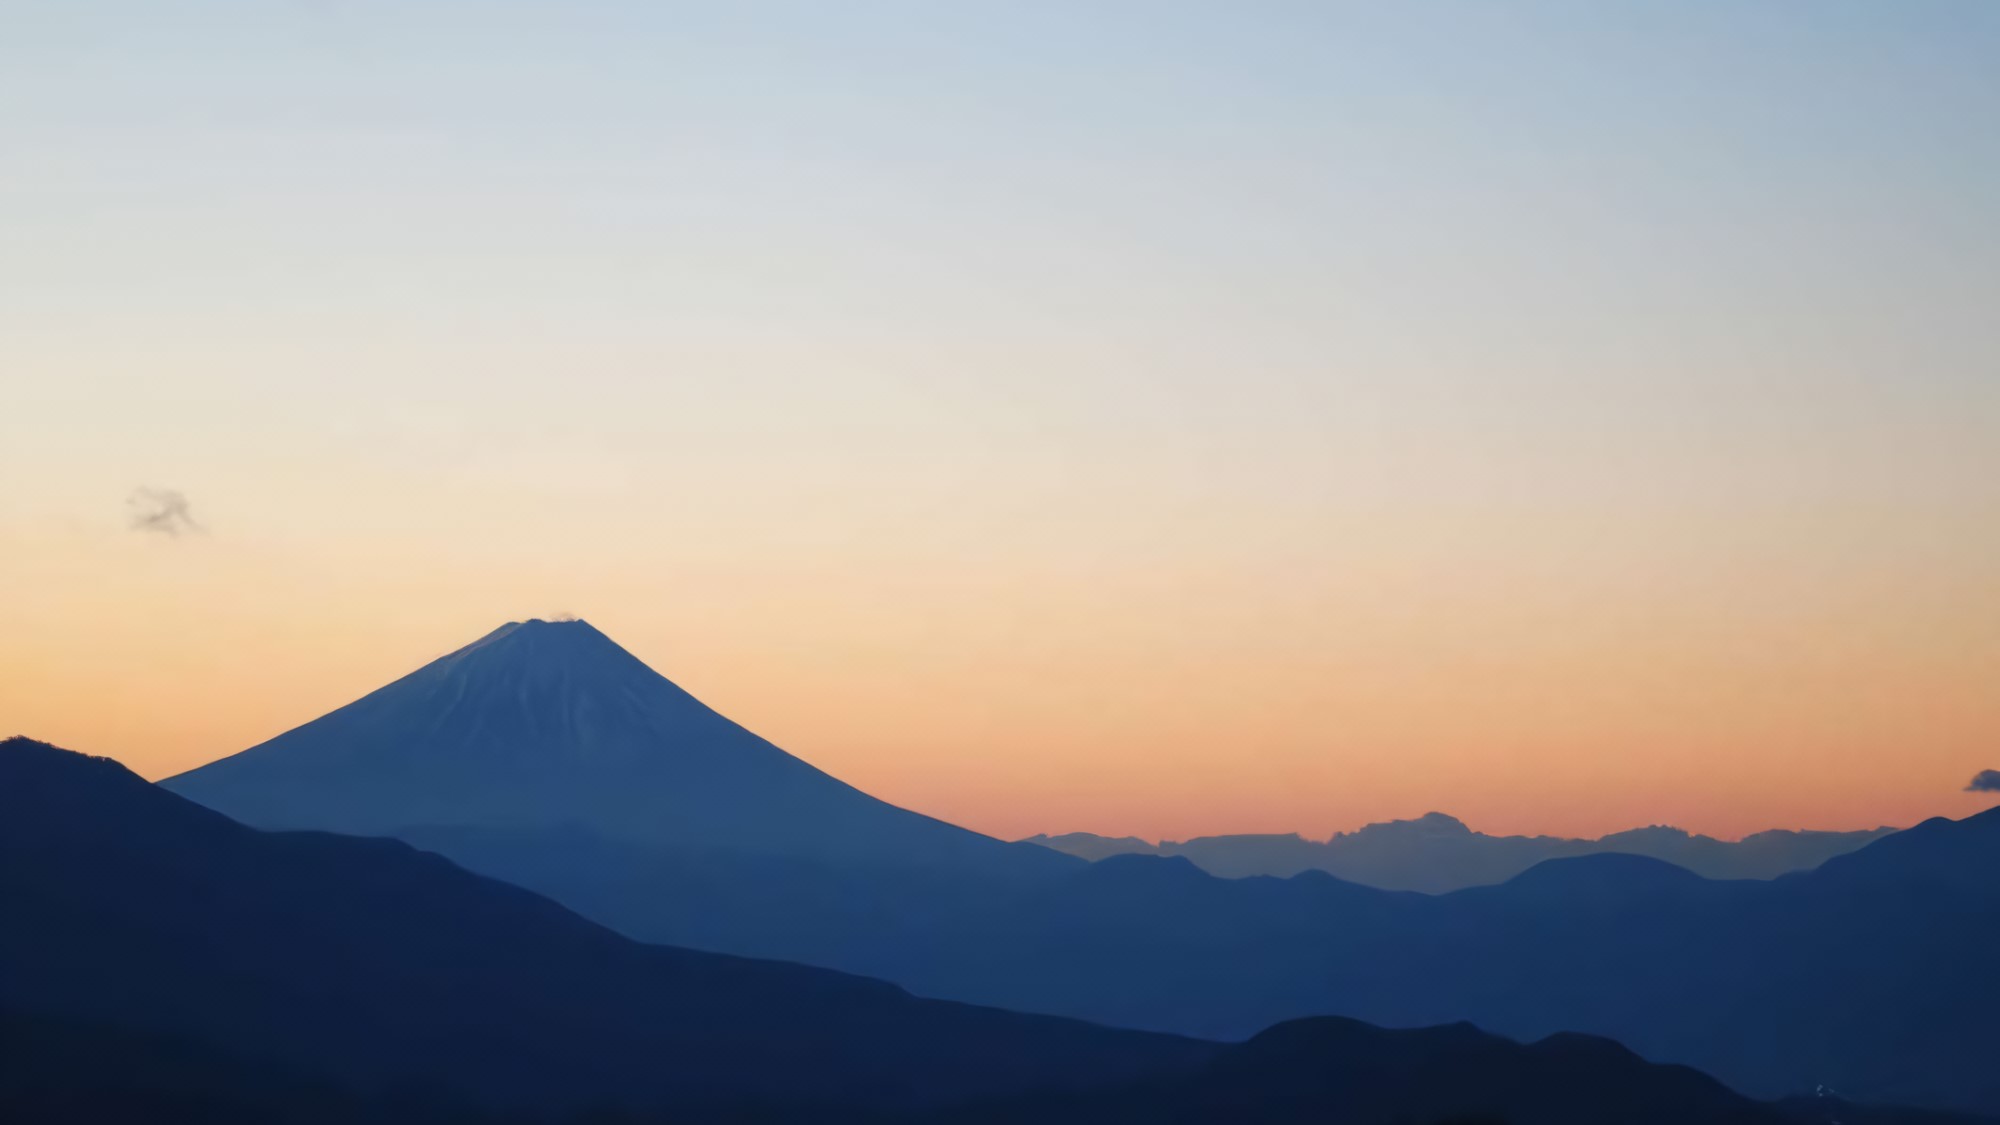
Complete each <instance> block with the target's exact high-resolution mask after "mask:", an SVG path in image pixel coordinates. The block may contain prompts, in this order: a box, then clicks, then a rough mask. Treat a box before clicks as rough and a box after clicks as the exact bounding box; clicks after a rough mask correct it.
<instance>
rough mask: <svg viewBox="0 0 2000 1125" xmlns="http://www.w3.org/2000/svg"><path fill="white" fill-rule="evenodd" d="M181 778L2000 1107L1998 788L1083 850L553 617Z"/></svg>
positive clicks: (1230, 1014) (764, 936) (1246, 1024)
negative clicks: (1772, 867)
mask: <svg viewBox="0 0 2000 1125" xmlns="http://www.w3.org/2000/svg"><path fill="white" fill-rule="evenodd" d="M738 759H741V760H738ZM164 784H165V785H167V786H168V787H169V788H172V789H174V790H176V791H178V792H181V793H184V794H186V795H187V796H190V797H192V798H194V799H196V800H199V801H201V802H202V803H204V804H207V805H210V806H211V807H213V808H217V809H219V810H220V811H222V812H225V813H228V814H230V815H232V816H237V817H240V818H243V819H245V820H246V821H248V822H250V823H254V824H257V825H259V826H266V827H284V828H321V829H330V830H339V831H351V832H381V833H392V834H394V835H396V836H399V837H401V838H402V839H404V840H407V841H411V842H414V843H416V844H418V845H419V846H421V847H424V848H427V849H432V850H435V851H437V852H440V853H442V854H444V855H447V856H449V857H451V858H452V859H454V860H455V861H457V862H459V863H461V864H463V865H465V866H466V867H469V868H471V869H473V870H476V871H479V872H481V873H484V874H488V875H492V876H495V877H497V878H502V879H505V880H507V881H509V882H513V883H516V884H518V885H520V886H523V887H527V888H529V889H531V890H535V891H538V892H540V893H543V894H547V895H549V896H550V897H551V898H554V899H556V900H557V901H559V902H561V903H563V904H564V905H566V906H569V907H570V908H572V909H575V910H577V911H579V912H582V913H584V914H585V915H587V916H589V917H591V918H593V919H595V920H597V921H599V922H602V923H604V924H606V925H609V926H611V927H613V928H615V929H618V930H619V931H621V932H623V933H625V934H628V935H630V936H633V937H636V938H639V939H641V940H646V941H658V942H664V943H669V944H673V945H682V946H693V947H697V948H703V949H709V950H717V951H723V952H731V953H738V954H751V955H757V956H768V957H779V958H783V959H785V960H790V961H798V962H804V963H809V964H814V965H821V966H829V967H833V968H839V969H844V970H848V971H852V972H857V973H862V974H865V975H867V976H871V977H877V978H881V979H885V980H892V981H894V982H896V983H898V984H901V985H903V986H905V987H908V988H911V989H913V990H914V991H916V992H918V993H920V994H923V995H928V996H939V997H948V998H951V999H956V1000H963V1001H970V1002H975V1003H981V1004H991V1005H995V1006H998V1007H1003V1008H1010V1009H1015V1010H1022V1011H1033V1012H1042V1013H1049V1014H1055V1015H1064V1016H1072V1017H1078V1018H1083V1019H1088V1020H1091V1021H1095V1022H1099V1023H1105V1024H1112V1025H1117V1026H1125V1027H1135V1028H1145V1029H1151V1030H1157V1031H1162V1032H1175V1033H1181V1034H1187V1035H1194V1036H1200V1037H1205V1038H1215V1039H1238V1038H1243V1037H1247V1036H1250V1035H1253V1034H1255V1033H1257V1032H1259V1031H1261V1030H1263V1029H1264V1028H1267V1027H1269V1026H1270V1025H1272V1024H1275V1023H1278V1022H1280V1021H1285V1020H1291V1019H1296V1018H1301V1017H1309V1016H1323V1015H1341V1016H1348V1017H1354V1018H1359V1019H1364V1020H1367V1021H1369V1022H1371V1023H1375V1024H1382V1025H1389V1026H1396V1027H1412V1026H1423V1025H1432V1024H1449V1023H1453V1022H1456V1021H1461V1020H1471V1021H1472V1022H1474V1023H1476V1024H1478V1025H1479V1026H1481V1027H1483V1028H1486V1029H1488V1030H1491V1031H1494V1032H1498V1033H1500V1034H1503V1035H1506V1036H1509V1037H1511V1038H1514V1039H1519V1040H1529V1041H1533V1040H1540V1039H1542V1038H1544V1037H1546V1036H1548V1035H1550V1034H1554V1033H1557V1032H1583V1033H1589V1034H1596V1035H1603V1036H1607V1037H1610V1038H1613V1039H1616V1040H1618V1041H1620V1042H1623V1043H1625V1044H1626V1045H1628V1046H1630V1047H1632V1048H1633V1049H1634V1050H1637V1051H1638V1052H1639V1053H1640V1054H1641V1055H1643V1056H1645V1057H1646V1058H1649V1059H1654V1060H1658V1061H1664V1062H1674V1063H1683V1064H1687V1065H1692V1066H1696V1067H1698V1068H1700V1069H1702V1070H1704V1071H1706V1072H1708V1073H1710V1074H1713V1075H1715V1076H1716V1077H1718V1078H1720V1079H1721V1080H1723V1081H1725V1082H1727V1083H1729V1084H1731V1085H1732V1086H1734V1087H1736V1088H1737V1089H1740V1090H1744V1091H1746V1092H1749V1093H1751V1094H1754V1095H1756V1096H1759V1097H1770V1098H1775V1097H1781V1096H1785V1095H1788V1094H1792V1093H1796V1092H1799V1091H1808V1090H1813V1089H1815V1088H1817V1087H1821V1086H1826V1087H1831V1088H1834V1089H1837V1090H1840V1091H1842V1092H1843V1093H1844V1094H1847V1095H1850V1096H1854V1097H1858V1098H1861V1099H1863V1100H1867V1101H1893V1102H1901V1103H1907V1104H1920V1105H1928V1106H1934V1107H1939V1108H1950V1109H1957V1110H1965V1111H1980V1112H1992V1113H2000V1069H1996V1068H1994V1067H1992V1066H1990V1065H1989V1063H1990V1060H1991V1059H1993V1058H2000V1023H1996V1022H1995V1021H1993V1020H1991V1019H1990V1018H1989V1013H1991V1012H1993V1011H1996V1010H2000V978H1995V976H1994V975H1993V974H1992V972H1991V971H1990V961H1991V955H1990V952H1989V949H1988V947H1989V945H1990V942H1991V935H1992V934H1994V933H2000V813H1991V814H1987V815H1986V816H1983V817H1974V818H1970V819H1968V820H1965V821H1961V822H1949V821H1932V822H1927V823H1925V824H1923V825H1920V826H1918V827H1916V828H1913V829H1910V830H1907V831H1904V832H1899V833H1893V834H1890V835H1886V836H1883V837H1881V838H1879V839H1876V840H1874V841H1872V842H1870V843H1868V844H1867V845H1866V846H1864V847H1861V848H1859V849H1858V850H1855V851H1852V852H1850V853H1848V854H1846V855H1841V856H1836V857H1834V858H1832V859H1830V860H1828V861H1827V862H1826V863H1824V864H1823V865H1821V866H1820V867H1818V868H1817V869H1815V870H1812V871H1806V872H1798V873H1794V874H1789V875H1785V876H1782V877H1779V878H1776V879H1772V880H1768V881H1747V880H1740V881H1711V880H1707V879H1703V878H1701V877H1699V876H1697V875H1695V874H1693V873H1691V872H1689V871H1687V870H1685V869H1683V868H1680V867H1676V866H1673V865H1671V864H1669V863H1666V862H1662V861H1660V860H1658V859H1652V858H1648V857H1644V856H1639V855H1632V854H1619V853H1601V854H1593V855H1584V856H1577V857H1571V858H1559V859H1550V860H1545V861H1542V862H1541V863H1539V864H1537V865H1535V866H1533V867H1531V868H1529V869H1528V870H1526V871H1524V872H1521V873H1519V874H1516V875H1515V876H1513V877H1512V878H1510V879H1507V880H1506V881H1504V882H1502V883H1499V884H1497V885H1489V886H1478V887H1470V888H1466V889H1462V890H1458V891H1454V892H1451V893H1445V894H1438V895H1427V894H1417V893H1412V892H1405V891H1391V890H1382V889H1378V888H1374V887H1368V886H1362V885H1359V884H1356V883H1352V882H1348V881H1344V880H1342V879H1339V878H1335V877H1334V876H1331V875H1329V874H1326V873H1324V872H1321V871H1318V870H1309V871H1305V872H1303V873H1300V874H1298V875H1295V876H1293V877H1291V878H1289V879H1277V878H1270V877H1248V878H1240V879H1222V878H1217V877H1215V876H1213V875H1210V874H1208V873H1207V872H1204V871H1203V870H1202V869H1200V868H1199V867H1197V866H1196V865H1195V864H1194V863H1193V862H1191V861H1190V860H1189V859H1187V858H1185V857H1182V856H1172V857H1163V856H1148V855H1122V856H1113V857H1110V858H1107V859H1104V860H1101V861H1099V862H1096V863H1086V862H1085V861H1083V860H1081V859H1079V858H1077V857H1074V856H1067V855H1062V854H1059V853H1057V852H1055V851H1053V850H1050V849H1047V848H1041V847H1037V846H1035V845H1032V844H1024V843H1014V844H1005V843H1002V842H1000V841H997V840H993V839H990V838H988V837H984V836H979V835H977V834H975V833H971V832H966V831H964V830H962V829H957V828H953V827H952V826H949V825H945V824H942V823H941V822H938V821H934V820H931V819H929V818H926V817H922V816H919V815H917V814H914V813H909V812H906V811H904V810H900V809H896V808H893V807H891V806H889V805H886V804H883V803H882V802H879V801H875V800H874V799H873V798H869V797H867V796H865V795H863V794H860V793H859V792H857V791H855V790H853V789H851V788H849V787H848V786H846V785H844V784H842V783H840V782H838V781H835V780H834V779H832V778H830V777H827V776H826V775H824V774H822V773H820V772H819V771H817V770H815V769H813V768H812V767H810V766H808V765H806V764H805V763H803V762H799V761H797V760H796V759H792V758H790V757H789V756H787V755H785V754H783V753H782V752H781V751H779V750H777V749H776V748H775V747H772V746H771V745H770V744H769V743H767V742H764V741H763V740H761V739H758V738H756V737H755V736H753V735H750V734H748V732H746V731H743V730H742V729H741V728H740V727H737V726H735V725H734V724H732V723H729V722H728V721H727V720H725V719H722V718H721V716H719V715H716V714H715V713H714V712H712V711H709V710H708V709H707V708H705V707H702V706H701V705H700V704H699V703H696V702H695V701H694V700H693V699H692V698H691V697H688V696H687V695H686V693H684V692H681V691H680V689H678V688H676V687H674V686H673V685H671V684H670V683H667V681H665V680H664V679H663V678H661V677H659V676H658V675H657V674H655V673H653V672H652V671H651V670H650V669H647V668H646V667H645V666H644V665H643V664H640V663H639V662H638V661H637V660H635V659H633V658H632V657H631V656H630V655H629V654H627V653H625V652H624V651H623V650H622V649H619V648H618V647H617V646H616V645H614V644H612V643H611V642H610V641H609V640H608V639H607V638H605V637H604V636H603V635H602V634H600V633H598V632H597V631H596V630H594V629H591V628H590V627H589V626H587V625H583V624H582V623H566V624H549V623H542V622H528V623H524V624H520V625H515V626H510V627H507V628H504V629H502V630H500V631H497V632H496V633H494V634H493V635H491V636H489V637H488V638H486V639H484V640H482V641H481V642H478V643H476V644H475V645H472V646H469V647H468V648H467V649H464V650H461V651H460V652H458V653H454V654H453V655H451V656H448V657H446V658H444V659H443V660H440V661H438V662H436V663H434V664H432V665H429V666H427V667H426V668H424V669H421V670H419V671H418V672H416V673H414V674H412V675H411V676H409V677H406V678H405V679H403V680H400V681H398V682H397V683H395V684H392V685H390V686H389V687H388V688H385V689H383V690H382V691H379V692H376V693H375V694H373V695H371V696H369V697H367V698H365V699H363V700H361V701H359V702H357V703H355V704H352V705H350V706H349V707H346V708H342V709H341V710H340V711H336V712H334V713H333V714H332V715H329V716H327V717H325V718H323V719H320V720H317V721H315V722H314V723H310V724H307V725H306V726H305V727H302V728H299V729H298V730H296V731H293V732H291V733H289V734H286V735H282V736H280V737H279V738H277V739H274V740H272V741H271V742H269V743H266V744H264V745H263V746H261V747H258V748H255V749H253V750H250V751H247V752H245V753H244V754H240V755H237V756H236V757H234V758H228V759H224V760H222V761H220V762H218V763H215V764H213V765H211V766H208V767H204V768H203V769H201V770H197V771H194V772H192V773H189V774H185V775H182V776H181V777H179V778H175V779H172V780H170V781H168V782H166V783H164ZM1428 827H1429V828H1439V827H1445V828H1448V826H1446V825H1441V824H1439V823H1438V822H1436V821H1432V822H1430V824H1429V825H1428ZM1420 830H1422V828H1421V827H1420ZM1443 834H1445V835H1449V834H1450V833H1449V832H1448V831H1447V832H1446V833H1443ZM1468 835H1469V834H1468Z"/></svg>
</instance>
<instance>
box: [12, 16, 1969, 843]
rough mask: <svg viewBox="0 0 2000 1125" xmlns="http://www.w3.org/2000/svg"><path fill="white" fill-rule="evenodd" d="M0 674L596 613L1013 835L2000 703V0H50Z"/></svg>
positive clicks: (964, 815)
mask: <svg viewBox="0 0 2000 1125" xmlns="http://www.w3.org/2000/svg"><path fill="white" fill-rule="evenodd" d="M0 28H4V32H0V733H13V732H15V731H18V732H19V733H24V734H28V735H31V736H34V737H38V738H43V739H46V740H49V741H53V742H56V743H58V744H60V745H65V746H69V747H70V748H73V749H77V750H84V751H89V752H93V753H100V754H108V755H111V756H114V757H117V758H119V759H120V760H122V761H124V762H126V763H127V764H128V765H130V766H132V767H133V768H134V769H136V770H137V771H139V772H140V773H142V774H144V775H146V776H149V777H160V776H165V775H169V774H172V773H175V772H178V771H180V770H182V769H185V768H189V767H192V766H194V765H197V764H200V763H202V762H205V761H208V760H210V759H213V758H216V757H220V756H223V755H226V754H229V753H233V752H235V751H237V750H241V749H243V748H245V747H247V746H250V745H252V744H254V743H257V742H260V741H262V740H264V739H266V738H268V737H271V736H273V735H275V734H277V733H279V732H281V731H283V730H286V729H288V728H290V727H292V726H295V725H297V724H298V723H301V722H304V721H306V720H308V719H310V718H313V717H314V716H317V715H319V714H321V713H323V712H325V711H327V710H330V709H332V708H334V707H336V706H339V705H341V704H343V703H345V702H348V701H349V700H351V699H353V698H355V697H357V696H359V695H361V694H363V693H365V692H366V691H369V690H371V689H373V688H375V687H377V686H380V685H381V684H383V683H385V682H387V681H388V680H390V679H392V678H394V677H396V676H399V675H401V674H403V673H404V672H407V671H409V670H411V669H413V668H415V667H416V666H418V665H419V664H421V663H423V662H424V661H426V660H428V659H430V658H432V657H435V656H437V655H440V654H442V653H444V652H446V651H449V650H451V649H453V648H456V647H458V646H460V645H462V644H464V643H467V642H469V641H471V640H473V639H475V638H476V637H478V636H480V635H482V634H484V633H485V632H487V631H489V630H491V629H492V628H494V627H495V626H497V625H499V624H501V623H502V622H505V621H508V620H517V619H521V618H525V617H530V616H551V615H555V614H559V613H574V614H578V615H580V616H583V617H585V618H587V619H588V620H590V621H591V622H592V623H593V624H595V625H597V626H598V627H599V628H600V629H602V630H604V631H605V632H606V633H608V634H609V635H611V636H612V637H613V638H614V639H616V640H618V641H620V642H621V643H622V644H624V645H625V646H626V647H627V648H629V649H631V650H632V651H633V652H634V653H635V654H637V655H638V656H640V657H641V658H643V659H645V660H646V661H647V662H649V663H651V664H652V665H653V666H654V667H655V668H657V669H658V670H660V671H661V672H662V673H664V674H666V675H667V676H669V677H671V678H673V679H674V680H675V681H676V682H678V683H680V684H681V685H682V686H684V687H686V688H688V689H689V690H690V691H693V692H694V693H695V694H696V695H698V696H700V697H702V698H703V699H704V700H706V701H707V702H709V703H710V704H711V705H713V706H715V707H717V708H718V709H720V710H722V711H723V712H724V713H725V714H728V715H730V716H732V717H733V718H736V719H737V720H738V721H740V722H742V723H744V724H745V725H746V726H749V727H750V728H751V729H753V730H755V731H757V732H758V733H760V734H763V735H765V736H766V737H769V738H771V739H772V740H773V741H775V742H777V743H778V744H779V745H781V746H784V747H785V748H787V749H789V750H791V751H792V752H794V753H796V754H799V755H800V756H802V757H805V758H806V759H808V760H809V761H812V762H813V763H815V764H816V765H819V766H821V767H822V768H825V769H827V770H828V771H830V772H832V773H834V774H836V775H837V776H840V777H842V778H844V779H846V780H848V781H850V782H853V783H854V784H856V785H859V786H860V787H862V788H864V789H866V790H869V791H870V792H873V793H875V794H877V795H878V796H882V797H884V798H886V799H889V800H892V801H895V802H897V803H899V804H903V805H907V806H910V807H914V808H917V809H920V810H922V811H925V812H928V813H931V814H933V815H936V816H941V817H944V818H946V819H949V820H953V821H956V822H959V823H962V824H965V825H967V826H970V827H973V828H977V829H980V830H983V831H988V832H993V833H996V834H1000V835H1005V836H1019V835H1026V834H1029V833H1033V832H1040V831H1048V832H1060V831H1071V830H1091V831H1098V832H1105V833H1110V834H1126V833H1131V834H1137V835H1142V836H1146V837H1148V838H1159V837H1163V836H1164V837H1169V838H1185V837H1187V836H1193V835H1200V834H1206V833H1217V832H1238V831H1299V832H1302V833H1304V834H1306V835H1308V836H1314V837H1324V836H1326V835H1327V834H1329V833H1331V832H1332V831H1334V830H1336V829H1350V828H1353V827H1356V826H1358V825H1360V824H1362V823H1365V822H1368V821H1372V820H1381V819H1386V818H1389V817H1395V816H1412V815H1416V814H1419V813H1422V812H1425V811H1428V810H1432V809H1438V810H1443V811H1446V812H1450V813H1453V814H1455V815H1457V816H1460V817H1462V818H1463V819H1465V820H1466V821H1467V822H1468V823H1470V824H1472V825H1473V826H1474V827H1475V828H1478V829H1482V830H1487V831H1499V832H1520V831H1524V832H1555V833H1563V834H1590V835H1595V834H1598V833H1601V832H1605V831H1611V830H1616V829H1622V828H1627V827H1631V826H1634V825H1638V824H1647V823H1673V824H1678V825H1681V826H1683V827H1686V828H1690V829H1694V830H1699V831H1707V832H1711V833H1715V834H1719V835H1724V836H1734V835H1740V834H1742V833H1746V832H1751V831H1756V830H1759V829H1764V828H1769V827H1774V826H1789V827H1820V828H1853V827H1863V826H1874V825H1877V824H1899V825H1900V824H1908V823H1913V822H1914V821H1916V820H1919V819H1922V818H1923V817H1926V816H1931V815H1951V816H1962V815H1966V814H1968V813H1970V812H1973V811H1977V810H1978V809H1980V808H1983V807H1986V806H1987V805H1990V804H1991V803H1992V802H1993V800H1994V794H1991V793H1980V794H1974V793H1968V792H1965V791H1964V789H1965V786H1966V784H1967V780H1968V779H1969V778H1971V777H1972V775H1974V774H1975V773H1977V772H1978V771H1979V770H1982V769H1987V768H1994V767H2000V316H1995V315H1994V310H1995V309H1996V308H2000V207H1996V206H1995V205H1994V201H1995V200H1996V199H2000V129H1996V128H1995V127H1994V122H1996V121H2000V65H1995V59H1996V58H2000V5H1993V4H1989V3H1984V2H1980V0H1965V2H1941V0H1910V2H1902V3H1895V4H1883V3H1848V2H1840V0H1825V2H1822V0H1811V2H1807V0H1797V2H1776V0H1768V2H1760V3H1750V4H1737V3H1722V2H1696V3H1685V2H1678V0H1677V2H1672V3H1669V2H1665V0H1658V2H1634V3H1626V4H1617V5H1607V4H1600V3H1595V2H1582V0H1579V2H1575V3H1539V2H1522V3H1514V4H1507V5H1495V4H1488V3H1483V2H1479V3H1474V2H1466V3H1442V2H1417V3H1408V4H1404V3H1396V4H1388V3H1373V4H1342V3H1276V2H1265V0H1246V2H1243V3H1231V4H1226V5H1225V4H1193V3H1172V2H1143V3H1142V2H1139V0H1131V2H1124V3H1114V2H1080V3H1054V2H1019V3H978V2H966V3H954V4H948V5H943V4H930V3H877V2H866V0H864V2H857V3H850V4H839V5H831V4H817V3H780V2H760V3H754V4H720V3H714V4H682V3H644V4H641V3H588V2H585V3H563V4H557V3H552V2H551V3H536V4H521V3H494V2H485V3H478V4H473V3H452V2H427V3H424V4H403V3H347V2H341V0H315V2H295V3H270V2H262V0H260V2H256V3H251V2H247V0H246V2H243V3H200V2H189V3H180V4H173V5H165V4H157V3H139V2H129V3H128V2H120V3H109V2H93V0H77V2H71V3H63V4H42V3H23V2H19V0H0Z"/></svg>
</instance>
